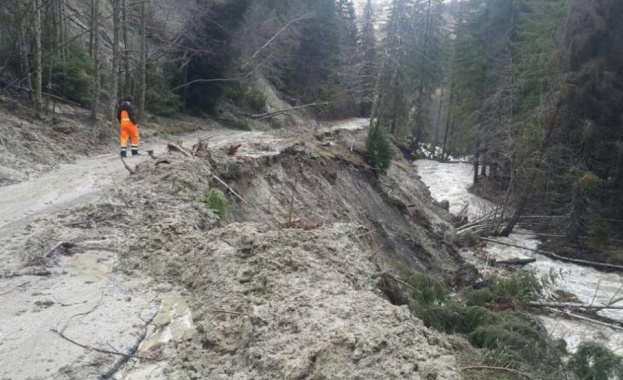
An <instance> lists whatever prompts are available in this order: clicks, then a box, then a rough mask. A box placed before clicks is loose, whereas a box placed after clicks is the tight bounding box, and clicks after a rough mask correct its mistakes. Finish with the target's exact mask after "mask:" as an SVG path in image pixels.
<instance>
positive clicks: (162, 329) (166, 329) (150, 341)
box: [139, 294, 193, 352]
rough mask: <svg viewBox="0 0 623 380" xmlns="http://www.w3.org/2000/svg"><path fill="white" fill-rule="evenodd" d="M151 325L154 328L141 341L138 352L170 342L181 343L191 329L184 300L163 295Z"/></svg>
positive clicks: (190, 317) (187, 308) (188, 311)
mask: <svg viewBox="0 0 623 380" xmlns="http://www.w3.org/2000/svg"><path fill="white" fill-rule="evenodd" d="M152 325H154V326H155V328H154V329H153V331H151V332H150V333H148V335H147V338H146V339H145V340H143V343H141V346H140V347H139V352H145V351H148V350H150V349H152V348H154V347H156V346H158V345H160V344H164V343H168V342H170V341H176V342H178V341H181V340H182V339H183V337H184V334H185V333H186V332H187V331H189V330H191V329H192V328H193V322H192V313H191V311H190V308H189V307H188V304H187V303H186V301H185V300H184V298H182V297H181V296H179V295H177V294H167V295H165V296H164V297H163V298H162V306H161V307H160V311H159V312H158V315H156V317H155V318H154V320H153V322H152Z"/></svg>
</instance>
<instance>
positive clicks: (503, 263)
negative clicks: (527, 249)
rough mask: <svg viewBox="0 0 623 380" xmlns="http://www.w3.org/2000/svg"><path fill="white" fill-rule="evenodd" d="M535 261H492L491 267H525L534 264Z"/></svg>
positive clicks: (533, 259)
mask: <svg viewBox="0 0 623 380" xmlns="http://www.w3.org/2000/svg"><path fill="white" fill-rule="evenodd" d="M535 261H536V259H535V258H532V259H512V260H502V261H497V260H496V261H492V262H491V264H492V265H527V264H530V263H533V262H535Z"/></svg>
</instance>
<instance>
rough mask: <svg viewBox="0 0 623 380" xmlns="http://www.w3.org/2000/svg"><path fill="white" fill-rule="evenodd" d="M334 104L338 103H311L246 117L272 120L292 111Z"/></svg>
mask: <svg viewBox="0 0 623 380" xmlns="http://www.w3.org/2000/svg"><path fill="white" fill-rule="evenodd" d="M333 103H336V102H317V103H310V104H304V105H302V106H296V107H292V108H288V109H285V110H279V111H274V112H266V113H259V114H254V115H246V116H248V117H250V118H251V119H257V120H264V119H268V118H271V117H273V116H277V115H281V114H284V113H288V112H291V111H296V110H300V109H303V108H309V107H317V106H327V105H329V104H333Z"/></svg>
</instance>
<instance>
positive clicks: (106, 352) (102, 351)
mask: <svg viewBox="0 0 623 380" xmlns="http://www.w3.org/2000/svg"><path fill="white" fill-rule="evenodd" d="M50 331H52V332H53V333H56V334H58V336H60V337H61V338H63V339H65V340H66V341H68V342H70V343H73V344H75V345H76V346H78V347H82V348H84V349H86V350H90V351H96V352H100V353H102V354H109V355H117V356H123V357H125V358H128V359H139V360H151V361H159V360H157V359H152V358H148V357H144V356H138V355H131V354H124V353H122V352H115V351H110V350H104V349H103V348H97V347H91V346H87V345H86V344H82V343H79V342H76V341H75V340H73V339H71V338H69V337H67V336H66V335H65V334H63V333H62V332H60V331H58V330H56V329H52V330H50Z"/></svg>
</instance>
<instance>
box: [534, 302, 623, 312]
mask: <svg viewBox="0 0 623 380" xmlns="http://www.w3.org/2000/svg"><path fill="white" fill-rule="evenodd" d="M528 305H529V306H531V307H552V308H556V309H586V310H623V306H613V305H607V306H606V305H585V304H582V303H574V302H536V301H534V302H529V303H528Z"/></svg>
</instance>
